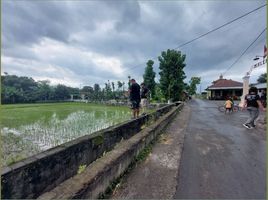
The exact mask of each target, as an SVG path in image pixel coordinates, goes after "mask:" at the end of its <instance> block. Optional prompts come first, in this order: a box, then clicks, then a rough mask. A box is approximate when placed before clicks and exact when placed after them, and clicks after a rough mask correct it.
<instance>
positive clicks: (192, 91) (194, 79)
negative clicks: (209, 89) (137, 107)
mask: <svg viewBox="0 0 268 200" xmlns="http://www.w3.org/2000/svg"><path fill="white" fill-rule="evenodd" d="M200 82H201V78H200V77H192V78H191V80H190V85H189V91H188V92H189V94H190V95H194V94H196V85H198V84H200Z"/></svg>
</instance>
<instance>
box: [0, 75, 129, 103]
mask: <svg viewBox="0 0 268 200" xmlns="http://www.w3.org/2000/svg"><path fill="white" fill-rule="evenodd" d="M125 89H126V88H125V83H124V82H121V81H118V82H117V85H116V84H115V83H114V82H111V83H110V81H109V80H108V82H107V83H105V88H101V87H100V85H99V84H97V83H96V84H94V86H93V87H91V86H84V87H83V88H82V89H79V88H73V87H68V86H65V85H63V84H58V85H56V86H53V85H51V84H50V82H49V81H47V80H44V81H35V80H34V79H32V78H31V77H25V76H21V77H19V76H16V75H8V74H7V73H6V74H5V75H2V76H1V103H2V104H8V103H34V102H53V101H64V100H69V99H71V95H73V97H74V99H81V97H82V95H84V98H85V99H86V100H90V101H102V100H110V99H124V98H127V97H126V96H125V95H124V92H125Z"/></svg>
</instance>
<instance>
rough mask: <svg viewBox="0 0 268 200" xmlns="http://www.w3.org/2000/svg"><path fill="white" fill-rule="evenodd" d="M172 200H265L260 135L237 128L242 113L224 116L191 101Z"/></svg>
mask: <svg viewBox="0 0 268 200" xmlns="http://www.w3.org/2000/svg"><path fill="white" fill-rule="evenodd" d="M188 105H190V107H191V111H192V112H191V117H190V120H189V124H188V127H187V128H186V133H185V141H184V149H183V153H182V159H181V161H180V162H181V163H180V169H179V176H178V178H177V181H178V183H177V189H176V193H175V195H174V198H175V199H196V198H197V199H204V198H207V199H265V196H266V140H265V137H264V134H265V133H264V130H260V129H258V128H256V129H254V130H253V129H252V130H248V129H246V128H244V127H243V126H242V123H243V122H245V121H246V119H247V116H248V113H247V112H237V113H233V114H230V115H224V113H221V112H219V111H218V110H217V105H216V104H215V102H213V101H203V100H192V101H191V102H189V103H188Z"/></svg>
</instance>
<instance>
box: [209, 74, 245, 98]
mask: <svg viewBox="0 0 268 200" xmlns="http://www.w3.org/2000/svg"><path fill="white" fill-rule="evenodd" d="M206 90H207V91H208V98H209V99H211V100H225V99H227V98H228V97H233V98H234V100H236V99H239V98H240V97H241V96H242V92H243V83H242V82H238V81H234V80H232V79H224V78H223V76H222V75H221V76H220V78H219V79H218V80H216V81H213V82H212V85H211V86H209V87H208V88H207V89H206Z"/></svg>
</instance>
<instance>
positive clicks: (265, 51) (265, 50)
mask: <svg viewBox="0 0 268 200" xmlns="http://www.w3.org/2000/svg"><path fill="white" fill-rule="evenodd" d="M266 56H267V48H266V45H264V54H263V58H265V57H266Z"/></svg>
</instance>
